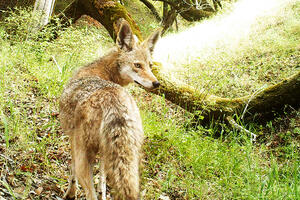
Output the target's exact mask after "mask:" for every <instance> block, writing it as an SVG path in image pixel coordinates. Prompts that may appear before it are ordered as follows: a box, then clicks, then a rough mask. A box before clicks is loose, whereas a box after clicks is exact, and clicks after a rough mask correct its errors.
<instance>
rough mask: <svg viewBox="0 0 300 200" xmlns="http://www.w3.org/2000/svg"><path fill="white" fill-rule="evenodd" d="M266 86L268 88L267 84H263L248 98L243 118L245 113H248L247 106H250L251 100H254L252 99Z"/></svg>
mask: <svg viewBox="0 0 300 200" xmlns="http://www.w3.org/2000/svg"><path fill="white" fill-rule="evenodd" d="M265 88H266V85H263V86H262V87H261V88H259V89H258V90H256V91H255V92H254V93H253V94H252V95H251V97H250V98H249V99H248V102H247V104H246V106H245V108H244V110H243V113H242V116H241V119H243V118H244V115H245V113H246V111H247V108H248V106H249V103H250V101H252V99H253V98H254V97H255V96H256V95H258V94H259V93H261V92H262V91H263V90H264V89H265Z"/></svg>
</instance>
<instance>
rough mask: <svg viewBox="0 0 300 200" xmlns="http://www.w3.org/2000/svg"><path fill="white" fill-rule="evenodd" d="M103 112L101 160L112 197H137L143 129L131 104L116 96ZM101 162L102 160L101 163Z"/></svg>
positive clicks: (122, 199)
mask: <svg viewBox="0 0 300 200" xmlns="http://www.w3.org/2000/svg"><path fill="white" fill-rule="evenodd" d="M113 100H116V101H117V102H115V101H114V102H112V104H110V107H109V110H106V112H104V113H103V116H102V117H103V121H102V126H101V128H100V131H101V133H100V134H101V136H100V137H101V138H100V140H101V143H102V144H103V145H101V146H102V147H100V148H101V149H100V151H101V154H102V155H101V156H102V158H101V160H103V161H104V163H103V164H104V171H105V174H106V176H107V181H108V184H109V185H110V186H111V187H112V188H113V190H114V191H113V193H114V195H113V196H114V197H115V200H137V199H138V198H139V161H140V148H141V145H142V144H141V143H142V137H143V132H142V129H141V128H140V126H139V124H138V123H140V122H137V121H136V117H137V116H135V114H136V113H135V112H131V110H130V112H129V110H128V109H130V108H131V107H132V105H131V104H130V105H128V107H127V105H124V102H123V103H120V102H119V99H113ZM101 164H102V163H101Z"/></svg>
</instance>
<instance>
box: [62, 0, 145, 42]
mask: <svg viewBox="0 0 300 200" xmlns="http://www.w3.org/2000/svg"><path fill="white" fill-rule="evenodd" d="M84 14H85V15H89V16H90V17H92V18H94V19H95V20H97V21H99V22H100V23H101V24H102V25H103V26H104V27H105V28H106V30H107V31H108V32H109V34H110V36H111V37H112V38H113V39H114V40H116V35H117V34H116V31H117V26H118V25H117V22H118V19H120V18H124V19H125V20H126V21H127V22H128V23H129V24H130V26H131V28H132V31H133V33H134V34H135V35H136V36H137V37H138V38H139V39H140V40H143V38H142V34H141V31H140V29H139V27H138V26H137V24H136V23H135V21H134V20H133V19H132V17H131V16H130V14H129V13H128V12H127V10H126V9H125V7H124V6H123V5H121V4H120V3H118V2H116V1H112V0H78V1H75V2H74V3H73V4H72V5H70V6H69V7H68V8H67V9H66V11H65V15H66V16H67V17H71V18H74V20H77V19H79V18H80V16H82V15H84Z"/></svg>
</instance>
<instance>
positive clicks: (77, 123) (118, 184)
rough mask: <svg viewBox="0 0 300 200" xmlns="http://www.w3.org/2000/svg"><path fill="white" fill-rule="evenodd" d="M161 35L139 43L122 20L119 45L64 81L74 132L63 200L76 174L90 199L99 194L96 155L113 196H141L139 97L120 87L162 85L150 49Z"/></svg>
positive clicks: (66, 126)
mask: <svg viewBox="0 0 300 200" xmlns="http://www.w3.org/2000/svg"><path fill="white" fill-rule="evenodd" d="M158 36H159V32H156V33H154V34H153V35H152V36H150V38H149V39H148V40H146V42H144V43H142V44H138V43H136V41H135V39H134V36H133V34H132V31H131V29H130V27H129V25H128V23H127V22H126V21H123V22H122V24H121V27H120V31H119V34H118V38H117V44H118V49H116V50H113V51H112V52H111V53H109V54H108V55H106V56H104V57H102V58H100V59H99V60H97V61H95V62H93V63H91V64H89V65H87V66H85V67H82V68H80V69H79V70H78V71H77V72H76V73H75V75H74V76H73V77H72V79H71V80H70V81H69V83H68V84H67V85H66V86H65V89H64V91H63V93H62V95H61V98H60V120H61V126H62V128H63V130H64V132H65V133H66V134H68V135H69V136H70V143H71V154H72V166H71V169H72V174H71V176H70V180H69V182H70V184H69V188H68V190H67V192H66V194H65V196H64V198H65V199H74V197H75V191H76V186H75V184H74V183H75V177H76V178H77V179H78V181H79V183H80V184H81V186H82V187H83V189H84V190H85V194H86V198H87V199H90V200H95V199H97V194H96V192H95V189H94V184H93V175H92V164H93V162H94V160H95V156H96V155H97V154H99V155H100V159H101V163H100V164H101V165H102V167H103V169H104V173H105V175H106V177H107V182H108V185H110V187H111V188H112V189H113V197H114V199H115V200H124V199H126V200H137V199H138V198H139V162H140V151H141V146H142V143H143V129H142V123H141V118H140V114H139V110H138V108H137V106H136V103H135V101H134V100H133V98H132V97H131V96H130V94H129V93H128V92H127V91H126V90H125V89H124V88H122V87H121V86H126V85H128V84H129V83H132V82H134V81H135V82H137V83H139V84H141V85H143V86H145V87H147V88H150V89H151V88H154V87H157V86H158V85H159V83H158V81H157V79H156V78H155V77H154V76H153V74H152V72H151V69H150V66H151V52H152V51H153V46H154V44H155V43H156V41H157V39H158ZM137 63H138V64H137Z"/></svg>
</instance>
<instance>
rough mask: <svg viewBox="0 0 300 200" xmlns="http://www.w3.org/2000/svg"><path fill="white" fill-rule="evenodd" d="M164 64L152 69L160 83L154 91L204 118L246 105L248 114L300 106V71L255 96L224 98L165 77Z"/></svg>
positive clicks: (223, 114)
mask: <svg viewBox="0 0 300 200" xmlns="http://www.w3.org/2000/svg"><path fill="white" fill-rule="evenodd" d="M160 68H161V65H160V64H159V63H156V67H155V68H154V70H153V73H154V74H155V76H156V77H157V78H158V80H159V81H160V83H161V86H160V87H159V88H158V89H156V90H153V91H152V92H153V93H155V94H159V95H164V97H165V98H166V99H167V100H169V101H171V102H173V103H174V104H176V105H179V106H180V107H182V108H184V109H186V110H188V111H190V112H193V113H198V114H199V115H201V116H203V117H204V121H208V120H210V119H219V118H223V117H226V116H231V115H233V114H239V115H240V114H242V112H243V111H244V110H245V108H247V112H246V113H245V114H246V116H247V115H248V116H249V115H250V114H254V113H271V112H272V111H278V110H280V109H282V107H283V106H284V105H286V104H289V105H292V106H299V105H300V104H299V101H300V98H299V97H300V72H298V73H297V74H295V75H293V76H291V77H289V78H287V79H285V80H283V81H281V82H279V83H278V84H276V85H273V86H270V87H268V88H266V89H264V90H263V91H261V92H260V93H258V94H257V95H256V96H251V95H249V96H244V97H240V98H233V99H230V98H222V97H217V96H214V95H210V94H204V93H203V92H201V91H199V90H194V89H193V88H192V87H190V86H188V85H184V84H176V83H174V82H172V81H171V80H170V79H168V78H166V77H165V76H164V75H163V74H162V73H161V71H160V70H159V69H160Z"/></svg>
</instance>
